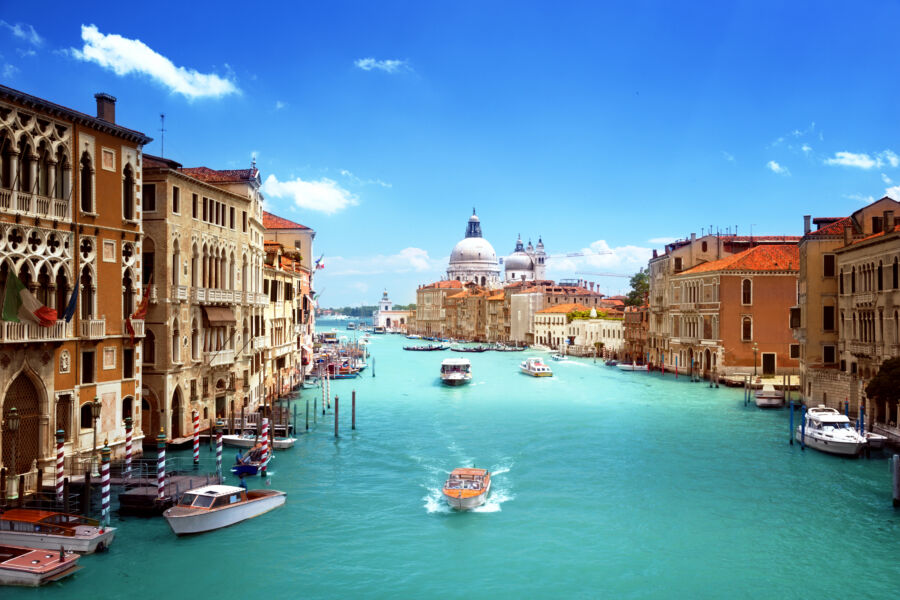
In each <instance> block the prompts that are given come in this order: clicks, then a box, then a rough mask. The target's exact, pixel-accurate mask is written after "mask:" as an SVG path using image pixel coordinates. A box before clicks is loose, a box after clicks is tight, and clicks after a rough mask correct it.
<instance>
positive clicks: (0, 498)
mask: <svg viewBox="0 0 900 600" xmlns="http://www.w3.org/2000/svg"><path fill="white" fill-rule="evenodd" d="M0 507H3V508H6V467H0Z"/></svg>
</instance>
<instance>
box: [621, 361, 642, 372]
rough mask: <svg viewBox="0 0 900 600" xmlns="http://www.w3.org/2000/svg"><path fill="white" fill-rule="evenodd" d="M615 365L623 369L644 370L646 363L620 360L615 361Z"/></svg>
mask: <svg viewBox="0 0 900 600" xmlns="http://www.w3.org/2000/svg"><path fill="white" fill-rule="evenodd" d="M616 366H617V367H618V368H619V369H621V370H623V371H646V370H647V365H639V364H637V363H633V362H631V363H625V362H620V363H616Z"/></svg>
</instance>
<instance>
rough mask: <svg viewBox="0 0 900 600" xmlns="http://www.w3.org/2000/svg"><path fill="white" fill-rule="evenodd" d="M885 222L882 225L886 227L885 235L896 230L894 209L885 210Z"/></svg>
mask: <svg viewBox="0 0 900 600" xmlns="http://www.w3.org/2000/svg"><path fill="white" fill-rule="evenodd" d="M883 223H884V225H882V227H883V228H884V234H885V235H887V234H889V233H890V232H892V231H894V211H892V210H886V211H884V221H883Z"/></svg>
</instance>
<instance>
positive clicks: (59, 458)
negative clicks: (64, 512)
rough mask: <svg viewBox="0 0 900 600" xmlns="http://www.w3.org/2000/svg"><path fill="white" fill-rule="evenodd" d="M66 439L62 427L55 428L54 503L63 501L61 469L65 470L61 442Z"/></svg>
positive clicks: (62, 475)
mask: <svg viewBox="0 0 900 600" xmlns="http://www.w3.org/2000/svg"><path fill="white" fill-rule="evenodd" d="M65 441H66V432H65V431H63V430H62V429H57V430H56V503H57V504H62V502H63V477H64V474H63V471H65V452H64V451H63V444H64V443H65Z"/></svg>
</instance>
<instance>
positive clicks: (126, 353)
mask: <svg viewBox="0 0 900 600" xmlns="http://www.w3.org/2000/svg"><path fill="white" fill-rule="evenodd" d="M122 377H123V378H125V379H132V378H134V348H125V349H124V350H122Z"/></svg>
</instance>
